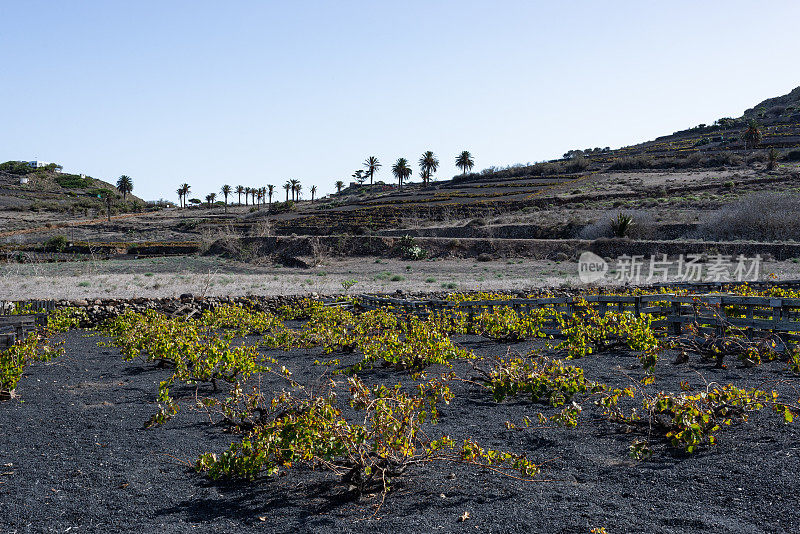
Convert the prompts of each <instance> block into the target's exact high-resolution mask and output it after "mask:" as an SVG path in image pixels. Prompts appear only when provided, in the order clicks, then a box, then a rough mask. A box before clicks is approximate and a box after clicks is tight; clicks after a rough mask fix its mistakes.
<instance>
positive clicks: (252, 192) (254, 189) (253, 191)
mask: <svg viewBox="0 0 800 534" xmlns="http://www.w3.org/2000/svg"><path fill="white" fill-rule="evenodd" d="M256 193H258V188H257V187H251V188H250V198H251V199H252V200H253V202H252V204H253V206H255V205H256Z"/></svg>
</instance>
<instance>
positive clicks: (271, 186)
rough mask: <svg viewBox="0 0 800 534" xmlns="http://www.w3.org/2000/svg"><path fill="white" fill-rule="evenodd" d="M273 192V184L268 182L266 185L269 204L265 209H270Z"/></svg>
mask: <svg viewBox="0 0 800 534" xmlns="http://www.w3.org/2000/svg"><path fill="white" fill-rule="evenodd" d="M274 192H275V186H274V185H272V184H270V185H268V186H267V196H268V197H269V205H268V206H267V211H272V194H273V193H274Z"/></svg>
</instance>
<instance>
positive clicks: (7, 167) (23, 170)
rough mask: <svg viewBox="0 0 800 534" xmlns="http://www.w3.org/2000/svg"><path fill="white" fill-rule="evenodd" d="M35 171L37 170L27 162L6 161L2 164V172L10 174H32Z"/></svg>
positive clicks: (0, 165) (0, 164)
mask: <svg viewBox="0 0 800 534" xmlns="http://www.w3.org/2000/svg"><path fill="white" fill-rule="evenodd" d="M35 171H36V169H34V168H33V167H31V166H30V165H28V162H27V161H6V162H4V163H0V172H7V173H9V174H30V173H32V172H35Z"/></svg>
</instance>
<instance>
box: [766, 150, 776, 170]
mask: <svg viewBox="0 0 800 534" xmlns="http://www.w3.org/2000/svg"><path fill="white" fill-rule="evenodd" d="M777 166H778V151H777V150H775V147H773V148H770V149H769V153H767V170H768V171H774V170H775V167H777Z"/></svg>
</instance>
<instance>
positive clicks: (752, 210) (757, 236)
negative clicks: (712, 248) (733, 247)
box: [699, 193, 800, 241]
mask: <svg viewBox="0 0 800 534" xmlns="http://www.w3.org/2000/svg"><path fill="white" fill-rule="evenodd" d="M798 212H800V195H796V194H788V193H753V194H751V195H748V196H746V197H744V198H742V199H740V200H739V201H738V202H736V203H735V204H731V205H729V206H726V207H724V208H723V209H721V210H719V211H717V212H716V213H714V214H713V215H711V216H710V217H709V218H708V220H706V221H705V223H704V224H703V225H702V226H701V227H700V229H699V232H700V237H703V238H704V239H711V240H717V241H730V240H734V239H747V240H752V241H787V240H798V239H800V218H798V217H797V213H798Z"/></svg>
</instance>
